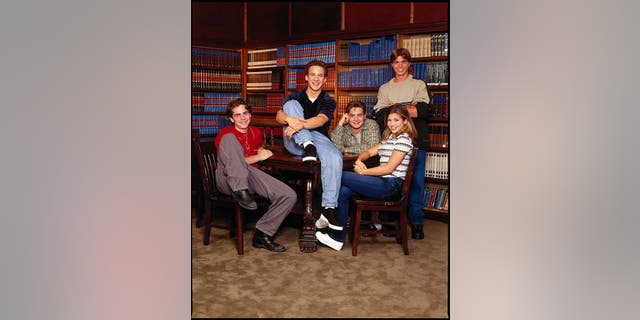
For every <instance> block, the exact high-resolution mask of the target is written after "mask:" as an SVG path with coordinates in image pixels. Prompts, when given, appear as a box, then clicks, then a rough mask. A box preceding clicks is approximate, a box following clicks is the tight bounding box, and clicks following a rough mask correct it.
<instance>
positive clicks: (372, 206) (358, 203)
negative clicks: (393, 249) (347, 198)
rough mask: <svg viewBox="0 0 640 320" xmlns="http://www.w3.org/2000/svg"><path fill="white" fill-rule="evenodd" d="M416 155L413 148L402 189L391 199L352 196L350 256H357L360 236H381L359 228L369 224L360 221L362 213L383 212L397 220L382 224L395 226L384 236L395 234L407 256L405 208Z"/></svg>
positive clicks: (377, 232) (380, 232) (377, 231)
mask: <svg viewBox="0 0 640 320" xmlns="http://www.w3.org/2000/svg"><path fill="white" fill-rule="evenodd" d="M417 153H418V148H413V153H412V154H411V157H410V158H409V165H408V168H407V175H406V176H405V179H404V182H403V183H402V187H401V188H400V193H399V194H398V195H397V196H395V197H393V198H391V199H384V200H381V199H371V198H365V197H361V196H354V197H353V198H352V199H351V201H352V203H353V204H355V208H356V210H355V214H354V219H352V221H353V223H351V226H353V228H352V229H353V230H352V235H351V241H352V242H353V247H352V249H351V255H352V256H356V255H357V254H358V238H359V237H360V235H361V234H368V235H377V234H383V231H381V230H376V231H372V230H364V229H361V228H360V224H361V223H363V222H364V223H371V221H363V220H362V212H363V211H385V212H397V213H398V219H396V220H395V221H394V222H385V221H383V222H382V223H383V224H387V225H389V224H393V225H395V230H390V231H384V233H385V234H395V235H396V241H397V242H398V243H400V244H402V249H403V250H404V254H407V255H408V254H409V243H408V239H407V238H408V236H407V208H408V207H409V187H410V186H411V176H412V175H413V168H414V167H415V162H416V154H417Z"/></svg>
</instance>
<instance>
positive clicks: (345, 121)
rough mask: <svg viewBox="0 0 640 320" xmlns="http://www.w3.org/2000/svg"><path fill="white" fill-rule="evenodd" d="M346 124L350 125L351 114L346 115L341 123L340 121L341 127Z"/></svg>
mask: <svg viewBox="0 0 640 320" xmlns="http://www.w3.org/2000/svg"><path fill="white" fill-rule="evenodd" d="M345 124H349V114H347V113H345V114H343V115H342V117H340V121H338V125H339V126H344V125H345Z"/></svg>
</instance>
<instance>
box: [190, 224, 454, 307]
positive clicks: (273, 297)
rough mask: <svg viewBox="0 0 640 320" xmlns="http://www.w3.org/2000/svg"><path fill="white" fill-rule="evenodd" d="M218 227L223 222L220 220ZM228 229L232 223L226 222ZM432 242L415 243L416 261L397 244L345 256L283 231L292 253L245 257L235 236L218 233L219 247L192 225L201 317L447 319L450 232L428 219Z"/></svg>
mask: <svg viewBox="0 0 640 320" xmlns="http://www.w3.org/2000/svg"><path fill="white" fill-rule="evenodd" d="M214 223H215V221H214ZM222 223H223V224H224V222H222ZM424 228H425V239H424V240H411V239H410V240H409V255H408V256H406V255H404V254H403V252H402V247H401V246H400V245H399V244H397V243H396V242H395V239H394V238H387V237H382V236H377V237H374V238H362V237H361V238H360V239H361V241H360V245H359V246H358V255H357V256H355V257H353V256H351V243H345V246H344V247H343V249H342V250H341V251H339V252H338V251H334V250H332V249H329V248H327V247H322V246H321V247H319V248H318V251H317V252H315V253H302V252H300V250H299V249H298V235H299V229H297V228H295V227H294V226H293V225H291V224H288V225H285V224H283V226H282V227H281V228H280V231H279V233H278V234H277V235H276V241H277V242H279V243H280V244H282V245H284V246H285V247H286V248H287V251H286V252H284V253H272V252H269V251H267V250H265V249H256V248H253V247H252V246H251V237H252V235H253V232H252V231H245V233H244V237H245V242H244V243H245V254H244V255H242V256H239V255H237V253H236V250H235V245H234V240H232V239H230V238H229V235H228V231H227V230H224V229H220V228H215V227H214V228H212V232H211V244H210V245H209V246H204V245H203V244H202V237H203V236H202V231H203V229H202V228H200V229H197V228H196V226H195V219H194V222H193V226H192V316H193V317H194V318H242V317H245V318H275V317H277V318H307V317H312V318H338V317H340V318H365V317H367V318H370V317H383V318H405V317H413V318H447V317H448V310H447V309H448V301H447V299H448V225H447V224H446V223H443V222H439V221H433V220H425V226H424Z"/></svg>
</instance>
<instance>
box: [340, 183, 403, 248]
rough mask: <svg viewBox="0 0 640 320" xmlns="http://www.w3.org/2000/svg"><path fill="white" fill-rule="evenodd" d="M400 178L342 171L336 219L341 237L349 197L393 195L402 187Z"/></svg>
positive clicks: (347, 215)
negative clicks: (340, 227)
mask: <svg viewBox="0 0 640 320" xmlns="http://www.w3.org/2000/svg"><path fill="white" fill-rule="evenodd" d="M402 182H403V180H402V179H400V178H382V177H375V176H361V175H359V174H357V173H354V172H351V171H344V172H342V185H341V186H340V196H339V197H338V219H339V220H340V224H342V226H343V229H342V238H341V239H336V240H340V241H344V238H345V235H346V230H347V228H346V226H347V218H348V217H349V199H350V198H351V196H353V195H356V194H358V195H362V196H365V197H368V198H376V199H385V198H388V197H391V196H393V195H394V194H396V192H398V190H399V189H400V188H401V187H402Z"/></svg>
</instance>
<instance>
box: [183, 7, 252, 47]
mask: <svg viewBox="0 0 640 320" xmlns="http://www.w3.org/2000/svg"><path fill="white" fill-rule="evenodd" d="M191 43H192V44H194V45H204V46H210V47H220V48H242V47H244V5H243V3H242V2H218V1H216V2H193V1H192V2H191Z"/></svg>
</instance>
